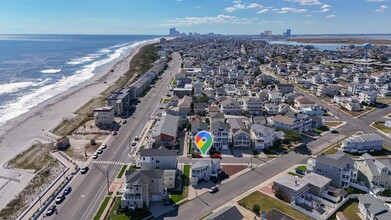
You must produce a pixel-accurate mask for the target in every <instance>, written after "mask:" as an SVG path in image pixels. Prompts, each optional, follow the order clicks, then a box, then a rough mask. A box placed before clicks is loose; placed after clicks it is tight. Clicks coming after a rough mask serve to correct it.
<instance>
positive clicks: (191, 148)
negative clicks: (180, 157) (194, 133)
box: [188, 140, 195, 155]
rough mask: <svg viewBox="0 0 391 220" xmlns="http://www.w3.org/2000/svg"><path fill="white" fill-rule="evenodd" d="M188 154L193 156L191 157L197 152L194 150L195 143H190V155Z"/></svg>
mask: <svg viewBox="0 0 391 220" xmlns="http://www.w3.org/2000/svg"><path fill="white" fill-rule="evenodd" d="M188 154H191V155H193V154H195V151H194V149H193V141H192V140H190V141H189V153H188Z"/></svg>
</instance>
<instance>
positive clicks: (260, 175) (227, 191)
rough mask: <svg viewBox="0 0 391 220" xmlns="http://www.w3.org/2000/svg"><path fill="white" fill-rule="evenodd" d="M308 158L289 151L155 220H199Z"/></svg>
mask: <svg viewBox="0 0 391 220" xmlns="http://www.w3.org/2000/svg"><path fill="white" fill-rule="evenodd" d="M308 158H309V155H303V154H299V153H295V152H293V151H291V152H290V153H289V154H286V155H283V156H281V157H279V158H278V159H276V160H272V161H270V162H268V163H266V164H265V165H263V166H261V167H258V168H256V169H254V170H252V171H249V172H247V173H244V174H243V175H241V176H239V177H238V178H236V179H233V180H231V181H230V182H228V183H226V184H223V185H221V186H219V192H217V193H215V194H210V193H204V194H202V195H200V196H198V197H197V198H194V199H192V200H191V201H189V202H187V203H185V204H184V205H182V206H180V207H179V209H178V208H177V209H175V210H173V211H172V212H169V213H167V214H164V215H162V216H159V217H157V218H155V219H180V220H183V219H187V220H192V219H199V218H201V217H202V216H203V215H205V214H207V213H209V212H212V211H214V210H215V209H216V208H218V207H220V206H222V205H224V204H225V203H227V201H230V200H232V199H234V198H235V197H237V196H239V195H241V194H243V193H245V192H247V191H248V190H251V189H252V188H254V187H256V186H258V185H259V184H261V183H263V182H265V181H266V180H268V179H270V178H272V177H273V176H275V175H277V174H278V173H280V172H282V171H284V170H286V169H288V168H289V167H291V166H293V165H295V164H297V163H306V162H307V159H308ZM195 210H196V211H195Z"/></svg>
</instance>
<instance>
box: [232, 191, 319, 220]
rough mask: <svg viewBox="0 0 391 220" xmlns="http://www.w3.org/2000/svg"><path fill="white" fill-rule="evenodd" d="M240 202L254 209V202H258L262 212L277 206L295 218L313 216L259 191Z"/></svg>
mask: <svg viewBox="0 0 391 220" xmlns="http://www.w3.org/2000/svg"><path fill="white" fill-rule="evenodd" d="M238 204H239V205H241V206H243V207H244V208H247V209H252V207H253V205H254V204H258V205H259V206H260V208H261V209H260V211H261V212H269V211H270V210H272V209H273V208H275V209H277V210H279V211H281V212H283V213H285V214H287V215H289V216H292V217H293V218H295V219H300V220H307V219H308V220H309V219H312V218H310V217H308V216H306V215H304V214H302V213H300V212H298V211H296V210H295V209H293V208H292V207H290V206H289V205H288V204H286V203H284V202H282V201H280V200H278V199H275V198H272V197H270V196H268V195H266V194H263V193H261V192H259V191H256V192H253V193H251V194H250V195H248V196H247V197H245V198H243V199H241V200H239V201H238Z"/></svg>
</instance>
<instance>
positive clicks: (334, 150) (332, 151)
mask: <svg viewBox="0 0 391 220" xmlns="http://www.w3.org/2000/svg"><path fill="white" fill-rule="evenodd" d="M340 146H341V144H337V145H333V146H331V147H330V148H329V149H327V150H326V151H324V152H323V153H324V154H335V153H337V152H338V149H339V148H340Z"/></svg>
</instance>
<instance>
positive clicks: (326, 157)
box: [316, 151, 354, 169]
mask: <svg viewBox="0 0 391 220" xmlns="http://www.w3.org/2000/svg"><path fill="white" fill-rule="evenodd" d="M316 162H317V163H322V164H327V165H329V166H334V167H338V168H340V169H343V168H345V167H346V166H347V164H350V166H354V160H353V159H352V158H350V157H349V156H348V155H347V154H345V153H344V152H342V151H338V152H337V153H335V154H319V155H318V156H317V157H316Z"/></svg>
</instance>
